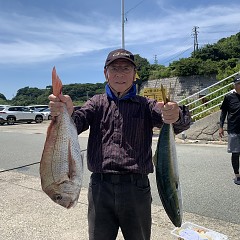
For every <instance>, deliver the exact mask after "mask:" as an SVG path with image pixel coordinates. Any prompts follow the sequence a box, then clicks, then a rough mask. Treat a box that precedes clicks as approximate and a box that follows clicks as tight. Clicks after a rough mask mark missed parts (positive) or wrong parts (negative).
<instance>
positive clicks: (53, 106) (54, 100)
mask: <svg viewBox="0 0 240 240" xmlns="http://www.w3.org/2000/svg"><path fill="white" fill-rule="evenodd" d="M48 99H49V100H50V102H49V108H50V111H51V116H53V117H57V116H59V115H60V114H61V113H62V112H63V108H64V105H66V106H67V110H68V113H69V115H70V116H71V115H72V113H73V110H74V109H73V102H72V99H71V97H70V96H68V95H62V94H60V95H59V97H56V96H55V95H53V94H51V95H49V97H48Z"/></svg>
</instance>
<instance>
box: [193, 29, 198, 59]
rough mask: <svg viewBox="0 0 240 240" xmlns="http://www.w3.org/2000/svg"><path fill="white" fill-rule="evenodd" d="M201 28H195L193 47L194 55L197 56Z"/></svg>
mask: <svg viewBox="0 0 240 240" xmlns="http://www.w3.org/2000/svg"><path fill="white" fill-rule="evenodd" d="M198 28H199V27H197V26H194V27H193V37H194V46H193V54H194V56H195V53H196V51H198V31H197V29H198Z"/></svg>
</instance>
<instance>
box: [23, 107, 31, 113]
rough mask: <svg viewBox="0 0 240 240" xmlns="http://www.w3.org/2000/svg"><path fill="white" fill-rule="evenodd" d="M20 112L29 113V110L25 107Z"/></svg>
mask: <svg viewBox="0 0 240 240" xmlns="http://www.w3.org/2000/svg"><path fill="white" fill-rule="evenodd" d="M22 111H24V112H30V109H29V108H26V107H24V108H22Z"/></svg>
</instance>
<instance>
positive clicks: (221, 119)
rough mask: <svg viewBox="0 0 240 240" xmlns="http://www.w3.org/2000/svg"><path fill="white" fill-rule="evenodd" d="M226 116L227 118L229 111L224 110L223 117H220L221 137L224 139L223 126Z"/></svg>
mask: <svg viewBox="0 0 240 240" xmlns="http://www.w3.org/2000/svg"><path fill="white" fill-rule="evenodd" d="M226 116H227V111H224V110H222V111H221V115H220V122H219V136H220V138H222V137H223V136H224V130H223V125H224V121H225V119H226Z"/></svg>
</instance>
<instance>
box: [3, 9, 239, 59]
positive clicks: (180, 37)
mask: <svg viewBox="0 0 240 240" xmlns="http://www.w3.org/2000/svg"><path fill="white" fill-rule="evenodd" d="M239 8H240V5H238V6H225V7H224V6H211V7H198V8H195V9H190V10H188V11H185V10H183V9H178V10H176V9H174V10H173V8H172V9H168V15H164V16H161V15H159V16H153V18H151V19H146V18H145V19H141V18H138V19H133V18H132V19H131V21H128V22H127V23H126V24H125V39H126V41H127V42H128V44H129V45H144V44H150V43H151V44H161V47H162V48H163V47H165V50H166V51H168V50H169V54H173V52H179V51H183V50H184V49H186V48H187V47H189V43H190V42H189V41H186V39H187V38H189V39H190V40H191V34H192V28H193V26H199V27H200V28H199V32H200V33H199V37H200V38H204V33H203V32H204V31H202V29H201V27H203V28H204V27H208V31H211V30H212V31H213V30H215V31H220V30H221V28H220V27H218V28H217V29H216V26H222V25H224V26H225V29H226V27H227V28H228V29H231V28H232V27H233V26H237V24H238V26H239V25H240V19H239ZM93 17H95V18H93ZM84 18H85V19H84ZM83 19H84V20H85V21H86V22H78V21H77V20H76V21H75V22H73V21H70V20H68V21H67V20H64V19H63V18H60V17H59V18H57V17H56V16H51V15H46V16H45V17H42V18H39V17H34V16H25V15H18V14H16V13H15V14H12V15H9V14H1V15H0V22H1V26H0V33H1V35H2V36H1V37H0V63H28V62H42V61H49V60H52V59H56V58H59V57H62V56H63V55H65V56H75V55H81V54H84V53H87V52H90V51H94V50H100V49H104V48H109V47H110V46H116V45H119V43H120V41H121V31H120V29H121V24H120V22H119V19H115V20H113V19H111V20H110V19H107V16H103V15H101V14H96V13H94V15H91V16H87V15H86V16H84V17H83V16H81V20H83ZM90 19H91V20H90ZM234 24H236V25H234ZM237 31H239V29H236V32H237ZM205 36H207V35H206V34H205ZM208 37H209V35H208ZM178 41H186V43H185V44H181V45H178V44H176V42H178ZM173 49H174V51H170V50H173Z"/></svg>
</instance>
